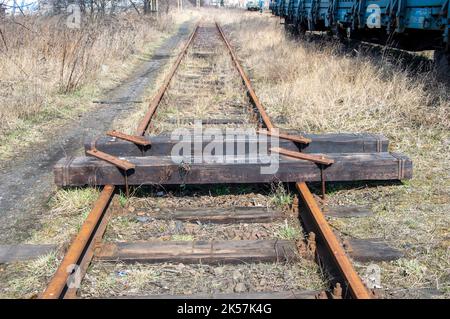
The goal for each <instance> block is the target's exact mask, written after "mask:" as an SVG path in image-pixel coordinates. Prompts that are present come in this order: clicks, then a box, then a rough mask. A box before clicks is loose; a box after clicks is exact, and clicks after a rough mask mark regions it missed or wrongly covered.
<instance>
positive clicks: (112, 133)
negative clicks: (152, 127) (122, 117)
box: [106, 131, 151, 146]
mask: <svg viewBox="0 0 450 319" xmlns="http://www.w3.org/2000/svg"><path fill="white" fill-rule="evenodd" d="M106 135H108V136H111V137H116V138H118V139H120V140H124V141H128V142H131V143H134V144H136V145H140V146H150V145H151V142H150V141H149V140H146V139H145V138H144V137H142V136H133V135H128V134H124V133H121V132H117V131H108V132H106Z"/></svg>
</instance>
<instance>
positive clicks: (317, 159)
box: [270, 147, 334, 165]
mask: <svg viewBox="0 0 450 319" xmlns="http://www.w3.org/2000/svg"><path fill="white" fill-rule="evenodd" d="M270 151H271V152H274V153H278V154H281V155H285V156H289V157H293V158H296V159H300V160H305V161H310V162H313V163H316V164H322V165H331V164H333V163H334V160H332V159H329V158H327V157H325V156H323V155H311V154H305V153H300V152H294V151H290V150H287V149H284V148H280V147H272V148H271V149H270Z"/></svg>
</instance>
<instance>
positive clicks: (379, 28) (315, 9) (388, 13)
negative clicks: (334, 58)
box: [271, 0, 450, 68]
mask: <svg viewBox="0 0 450 319" xmlns="http://www.w3.org/2000/svg"><path fill="white" fill-rule="evenodd" d="M272 2H273V3H272V4H271V10H272V12H273V14H275V15H278V16H280V17H283V18H284V20H285V24H286V26H287V27H289V29H290V30H292V31H293V32H294V33H304V32H306V31H330V32H332V33H333V34H334V35H336V36H338V37H345V38H351V39H358V40H365V41H369V42H375V43H380V44H389V45H392V46H395V47H398V48H401V49H405V50H411V51H422V50H436V51H435V52H436V60H437V63H439V65H441V66H443V67H446V68H448V65H449V59H450V55H449V51H450V50H449V33H450V10H449V6H450V5H449V2H450V0H272Z"/></svg>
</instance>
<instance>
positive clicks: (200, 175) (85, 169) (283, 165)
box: [54, 153, 412, 187]
mask: <svg viewBox="0 0 450 319" xmlns="http://www.w3.org/2000/svg"><path fill="white" fill-rule="evenodd" d="M328 156H329V158H330V159H331V160H333V161H334V164H333V165H331V166H329V167H327V168H326V169H325V170H324V171H325V173H326V179H327V181H357V180H401V179H410V178H411V177H412V162H411V160H410V159H409V158H407V157H405V156H402V157H400V155H396V156H395V157H394V156H392V155H391V154H390V153H367V154H351V153H349V154H328ZM124 160H125V161H126V162H129V163H132V165H133V166H130V167H134V173H133V174H130V175H129V176H128V183H129V185H157V184H165V185H182V184H223V183H231V184H234V183H239V184H242V183H271V182H273V181H281V182H297V181H299V180H301V181H306V182H319V181H321V180H322V176H321V175H322V174H321V171H320V170H318V169H317V165H316V164H315V163H311V162H308V161H299V160H297V159H291V158H284V157H281V158H280V159H279V162H278V164H277V165H278V167H277V168H276V171H275V172H274V173H271V174H263V173H262V172H263V171H262V169H263V168H266V169H267V167H268V166H269V164H267V163H262V162H261V161H260V160H259V159H258V158H245V157H243V158H235V159H233V162H228V163H227V162H225V163H223V162H217V159H216V158H215V157H204V158H198V159H197V162H195V161H193V160H192V158H191V161H187V162H184V163H182V165H181V164H179V163H174V161H173V158H172V157H170V156H148V157H125V158H124ZM400 160H401V161H402V162H403V164H402V166H401V167H402V170H401V172H400V171H399V169H400V168H399V161H400ZM127 168H128V166H127ZM400 173H401V174H400ZM54 175H55V183H56V185H57V186H60V187H65V186H85V185H108V184H110V185H125V184H124V176H123V173H122V172H121V171H120V170H118V169H117V167H116V165H114V164H110V163H108V162H106V161H103V160H97V159H95V158H92V157H76V158H64V159H62V160H60V161H59V162H58V163H57V164H56V165H55V167H54Z"/></svg>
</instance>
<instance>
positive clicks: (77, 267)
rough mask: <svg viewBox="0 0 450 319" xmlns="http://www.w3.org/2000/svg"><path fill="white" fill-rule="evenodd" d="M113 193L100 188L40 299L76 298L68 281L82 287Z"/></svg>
mask: <svg viewBox="0 0 450 319" xmlns="http://www.w3.org/2000/svg"><path fill="white" fill-rule="evenodd" d="M198 27H199V24H198V23H197V24H196V25H195V27H194V31H193V32H192V33H191V35H190V37H189V39H188V41H187V43H186V44H185V45H184V47H183V49H182V52H181V53H180V54H179V56H178V58H177V60H176V62H175V64H174V65H173V66H172V68H171V69H170V72H169V74H168V76H167V77H166V78H165V80H164V83H163V86H162V87H161V88H160V89H159V91H158V94H157V95H156V96H155V97H154V98H153V99H152V101H151V103H150V105H149V110H148V112H147V113H146V114H145V116H144V118H143V119H142V121H141V122H140V124H139V127H138V129H137V132H136V135H139V136H144V135H145V132H146V130H147V128H148V126H149V125H150V122H151V121H152V119H153V117H154V115H155V111H156V109H157V107H158V106H159V104H160V103H161V100H162V97H163V96H164V94H165V92H166V91H167V89H168V87H169V84H170V81H171V80H172V78H173V76H174V75H175V72H176V70H177V69H178V66H179V65H180V63H181V61H182V59H183V57H184V56H185V55H186V52H187V49H188V48H189V46H190V45H191V43H192V40H193V39H194V37H195V35H196V34H197V30H198ZM115 189H116V187H115V186H114V185H106V186H105V187H104V188H103V190H102V192H101V194H100V196H99V198H98V200H97V201H96V202H95V204H94V207H93V209H92V210H91V212H90V213H89V215H88V217H87V218H86V220H85V222H84V223H83V225H82V226H81V229H80V231H79V232H78V234H77V237H76V238H75V240H74V241H73V242H72V243H71V245H70V247H69V249H68V250H67V253H66V254H65V256H64V258H63V260H62V262H61V264H60V265H59V267H58V269H57V270H56V272H55V274H54V275H53V277H52V279H51V280H50V283H49V284H48V286H47V287H46V289H45V291H44V292H43V293H42V294H41V295H40V296H39V298H40V299H62V298H67V299H73V298H76V293H77V291H78V287H76V285H75V286H71V287H68V281H69V279H70V278H71V276H74V279H75V280H78V281H79V283H81V279H82V278H83V277H84V275H85V274H86V272H87V268H88V267H89V264H90V263H91V261H92V259H93V257H94V249H95V245H96V244H97V242H98V241H99V240H100V239H101V238H102V237H103V234H104V232H105V230H106V226H107V224H108V221H109V215H107V208H108V206H109V203H110V202H111V200H112V197H113V195H114V191H115ZM76 277H78V278H76Z"/></svg>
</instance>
